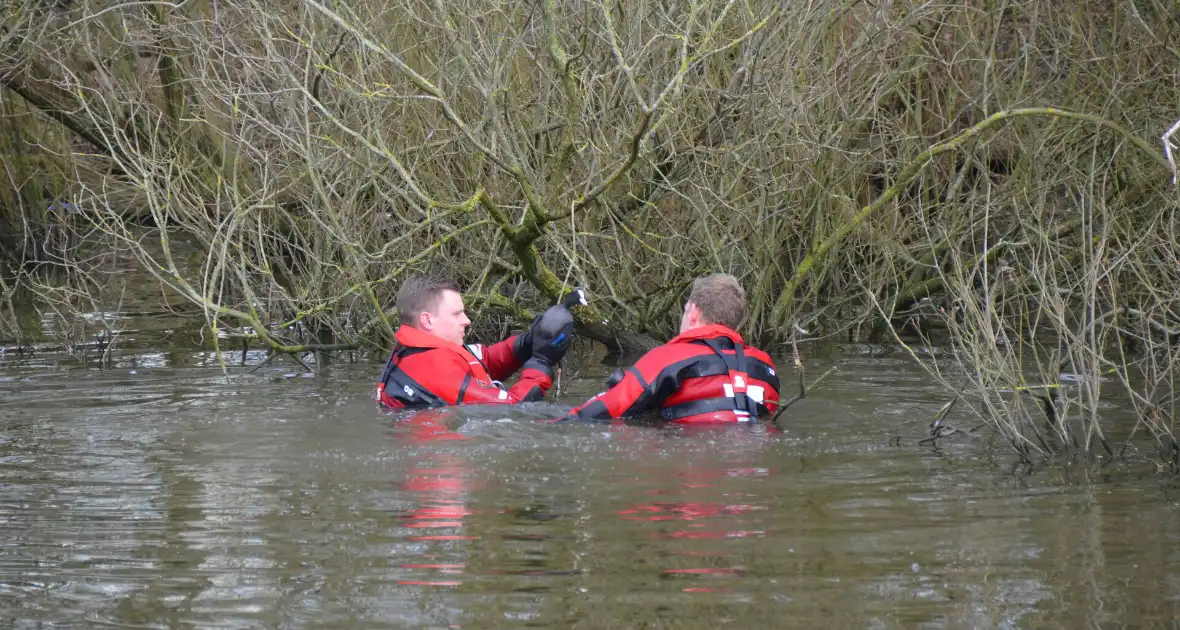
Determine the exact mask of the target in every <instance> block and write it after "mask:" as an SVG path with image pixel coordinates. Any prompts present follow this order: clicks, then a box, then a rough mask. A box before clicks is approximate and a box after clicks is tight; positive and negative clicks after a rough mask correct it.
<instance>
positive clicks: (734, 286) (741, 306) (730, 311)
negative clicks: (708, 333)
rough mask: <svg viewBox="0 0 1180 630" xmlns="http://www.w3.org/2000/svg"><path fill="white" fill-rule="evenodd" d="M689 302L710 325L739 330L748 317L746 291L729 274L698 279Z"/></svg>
mask: <svg viewBox="0 0 1180 630" xmlns="http://www.w3.org/2000/svg"><path fill="white" fill-rule="evenodd" d="M688 301H689V302H691V303H692V304H696V306H697V308H698V309H700V311H701V317H702V318H703V319H704V320H705V321H706V323H708V324H721V325H722V326H726V327H729V328H733V329H735V330H736V329H737V327H738V326H739V325H740V324H741V323H742V318H744V317H745V316H746V291H745V290H744V289H742V285H741V283H739V282H738V279H737V278H735V277H733V276H731V275H729V274H727V273H715V274H712V275H709V276H703V277H700V278H697V279H696V280H694V281H693V283H692V293H690V294H689V295H688Z"/></svg>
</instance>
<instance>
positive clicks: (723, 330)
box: [668, 324, 746, 345]
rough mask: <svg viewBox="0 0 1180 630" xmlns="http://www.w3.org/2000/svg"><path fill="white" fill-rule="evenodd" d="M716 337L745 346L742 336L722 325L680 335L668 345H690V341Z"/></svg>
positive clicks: (701, 328)
mask: <svg viewBox="0 0 1180 630" xmlns="http://www.w3.org/2000/svg"><path fill="white" fill-rule="evenodd" d="M714 337H728V338H729V340H730V341H732V342H734V343H740V344H743V345H745V343H746V342H744V341H742V336H741V335H739V334H738V333H737V331H735V330H733V329H732V328H730V327H728V326H722V325H721V324H710V325H708V326H698V327H696V328H693V329H692V330H689V331H687V332H683V333H680V334H679V335H676V336H675V337H673V338H672V341H669V342H668V343H688V342H690V341H697V340H698V339H712V338H714Z"/></svg>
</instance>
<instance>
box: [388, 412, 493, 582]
mask: <svg viewBox="0 0 1180 630" xmlns="http://www.w3.org/2000/svg"><path fill="white" fill-rule="evenodd" d="M455 419H456V411H455V410H454V409H441V410H434V409H432V410H425V411H420V412H418V413H415V414H413V415H411V416H409V417H407V418H405V419H404V420H399V421H397V422H396V423H395V426H396V427H397V428H398V429H400V430H401V431H400V432H399V438H401V439H406V440H409V441H411V442H415V443H431V442H440V441H448V440H465V439H467V436H465V435H462V434H461V433H458V432H456V431H452V430H451V429H450V428H449V427H448V423H449V422H451V421H453V420H455ZM472 477H473V471H472V470H471V467H470V465H469V464H468V462H467V460H466V458H464V457H462V456H461V455H456V454H453V453H428V454H425V455H423V456H422V457H421V458H420V459H419V461H417V462H415V465H414V466H413V467H411V468H410V470H409V474H408V476H407V478H406V480H405V481H404V482H402V483H399V484H396V486H397V487H398V488H400V489H402V490H405V491H407V492H409V493H412V495H413V496H414V497H415V498H416V499H417V502H418V507H417V508H415V509H413V510H411V511H410V512H409V513H408V514H405V515H403V516H402V517H401V521H402V526H403V527H406V528H408V529H411V530H425V531H423V533H422V534H418V535H414V536H408V537H407V539H408V540H413V541H429V542H445V541H459V540H475V539H477V538H479V537H478V536H473V535H469V534H465V533H463V531H462V529H463V527H464V522H463V519H464V517H466V516H468V515H470V514H471V510H469V509H468V508H467V498H468V495H469V493H470V492H471V490H472V484H471V481H470V480H471V479H472ZM430 530H439V531H437V532H436V533H429V532H430ZM401 566H402V568H405V569H414V570H436V571H438V572H440V573H447V574H454V573H462V572H463V569H464V567H465V565H464V564H461V563H407V564H403V565H401ZM398 584H409V585H418V586H459V585H460V584H462V582H459V581H453V580H443V581H439V580H400V581H399V582H398Z"/></svg>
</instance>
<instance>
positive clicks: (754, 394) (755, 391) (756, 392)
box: [746, 385, 766, 402]
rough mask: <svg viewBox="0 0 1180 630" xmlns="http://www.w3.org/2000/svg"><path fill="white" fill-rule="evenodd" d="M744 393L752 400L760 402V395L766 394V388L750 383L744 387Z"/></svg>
mask: <svg viewBox="0 0 1180 630" xmlns="http://www.w3.org/2000/svg"><path fill="white" fill-rule="evenodd" d="M746 395H747V396H749V397H750V400H753V401H754V402H762V397H763V396H765V395H766V390H765V389H764V388H763V387H762V386H761V385H751V386H750V387H749V388H748V389H746Z"/></svg>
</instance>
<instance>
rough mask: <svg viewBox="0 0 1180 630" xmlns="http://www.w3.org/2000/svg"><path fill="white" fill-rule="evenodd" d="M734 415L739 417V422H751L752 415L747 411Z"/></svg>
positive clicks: (734, 413)
mask: <svg viewBox="0 0 1180 630" xmlns="http://www.w3.org/2000/svg"><path fill="white" fill-rule="evenodd" d="M733 415H735V416H737V421H738V422H749V421H750V414H749V413H747V412H745V411H738V410H735V411H734V412H733Z"/></svg>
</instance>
